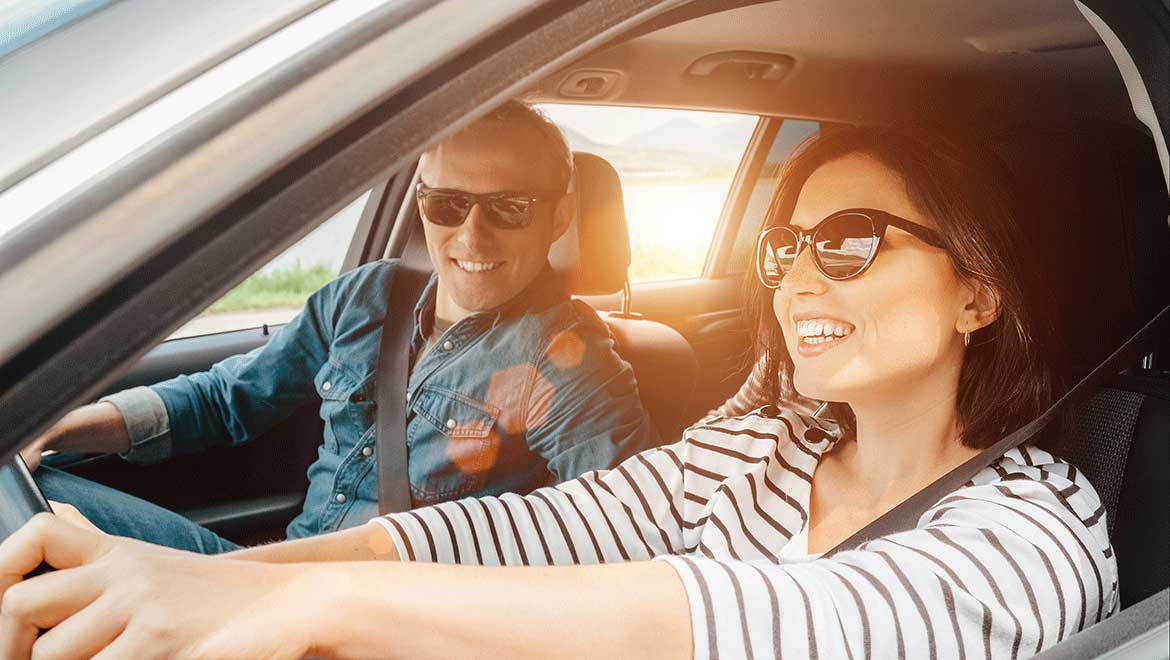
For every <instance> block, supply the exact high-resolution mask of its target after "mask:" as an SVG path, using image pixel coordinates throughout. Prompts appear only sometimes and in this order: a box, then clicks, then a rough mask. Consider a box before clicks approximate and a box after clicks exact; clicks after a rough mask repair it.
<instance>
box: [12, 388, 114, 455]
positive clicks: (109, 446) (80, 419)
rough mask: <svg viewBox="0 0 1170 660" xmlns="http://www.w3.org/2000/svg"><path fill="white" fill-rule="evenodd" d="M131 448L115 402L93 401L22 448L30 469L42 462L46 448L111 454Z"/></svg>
mask: <svg viewBox="0 0 1170 660" xmlns="http://www.w3.org/2000/svg"><path fill="white" fill-rule="evenodd" d="M129 448H130V435H129V434H128V433H127V431H126V420H125V419H123V418H122V413H121V412H119V411H118V408H117V406H115V405H114V404H112V403H108V402H103V403H93V404H90V405H88V406H82V407H80V408H78V409H77V410H73V411H71V412H69V413H68V414H66V415H65V416H64V417H62V418H61V419H60V420H59V421H58V422H57V423H56V424H54V425H53V426H51V427H49V430H47V431H45V432H44V433H42V434H41V435H40V436H39V437H38V438H36V439H35V440H33V441H32V442H31V443H29V444H28V445H27V446H26V447H25V448H24V449H21V450H20V456H21V458H23V459H24V462H25V463H27V464H28V469H29V471H30V472H31V471H33V470H36V469H37V467H39V466H40V464H41V453H42V452H44V451H45V450H46V449H55V450H57V451H77V452H83V453H87V454H88V453H96V454H109V453H114V452H123V451H126V450H127V449H129Z"/></svg>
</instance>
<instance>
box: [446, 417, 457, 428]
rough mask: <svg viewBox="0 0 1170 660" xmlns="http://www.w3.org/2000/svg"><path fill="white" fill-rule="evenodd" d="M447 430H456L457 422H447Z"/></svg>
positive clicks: (450, 420)
mask: <svg viewBox="0 0 1170 660" xmlns="http://www.w3.org/2000/svg"><path fill="white" fill-rule="evenodd" d="M447 428H449V429H451V430H454V429H455V420H453V419H449V420H447Z"/></svg>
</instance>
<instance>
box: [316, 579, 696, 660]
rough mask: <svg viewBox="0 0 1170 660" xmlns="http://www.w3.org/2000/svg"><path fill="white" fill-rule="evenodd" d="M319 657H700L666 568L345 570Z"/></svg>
mask: <svg viewBox="0 0 1170 660" xmlns="http://www.w3.org/2000/svg"><path fill="white" fill-rule="evenodd" d="M331 568H333V569H337V571H338V575H339V577H338V578H337V579H336V580H333V579H331V580H328V582H331V583H334V584H336V585H337V586H336V588H335V590H334V591H332V592H331V594H330V601H332V605H333V606H332V607H330V608H329V610H330V611H331V612H332V614H331V616H330V619H329V622H330V625H325V626H320V628H319V629H320V630H321V631H322V633H323V636H322V638H321V639H320V640H319V642H320V644H321V646H320V648H318V649H314V650H313V651H314V652H317V653H320V654H322V655H326V656H328V657H337V658H374V657H394V658H470V657H475V658H501V659H513V658H542V659H543V658H581V657H613V658H690V657H691V631H690V619H689V610H688V606H687V598H686V593H685V592H684V591H683V587H682V583H681V582H680V580H679V578H678V575H677V574H676V573H675V571H674V570H673V569H672V568H671V567H670V566H668V565H666V564H665V563H663V562H636V563H629V564H612V565H600V566H568V567H523V568H488V567H477V566H447V565H440V564H411V563H406V564H376V563H367V564H345V565H335V566H333V567H331Z"/></svg>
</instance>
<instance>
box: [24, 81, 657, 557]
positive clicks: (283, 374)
mask: <svg viewBox="0 0 1170 660" xmlns="http://www.w3.org/2000/svg"><path fill="white" fill-rule="evenodd" d="M571 173H572V156H571V153H570V151H569V148H568V145H567V144H566V142H565V138H564V136H563V135H562V134H561V132H560V130H559V129H558V128H557V127H556V126H555V125H553V124H552V123H551V122H549V121H548V120H547V119H546V118H544V117H543V116H542V115H540V114H539V113H538V112H536V111H534V110H533V109H531V108H529V107H528V106H526V105H524V104H521V103H518V102H509V103H506V104H504V105H503V106H501V107H500V108H498V109H496V110H495V111H494V112H492V113H491V114H490V115H488V116H487V117H486V118H484V119H481V120H479V121H477V122H475V123H474V124H472V125H471V126H469V127H468V128H466V129H465V130H463V131H461V132H460V133H457V134H456V135H454V136H452V137H451V138H449V139H447V140H446V141H444V142H443V143H441V144H440V145H438V146H437V147H435V148H433V149H432V150H430V151H428V152H427V153H426V154H424V156H423V157H422V159H421V162H420V180H421V183H420V184H419V186H418V190H417V191H416V193H417V198H418V202H419V208H420V212H421V214H422V216H423V219H424V223H423V225H424V229H425V234H426V243H427V249H428V251H429V253H430V257H431V262H432V263H433V264H434V267H435V275H434V276H432V278H431V281H430V283H429V284H428V285H427V287H426V289H425V291H424V293H423V295H422V298H421V300H420V301H419V302H418V305H417V306H416V307H415V309H414V311H413V313H414V339H413V343H412V346H411V355H412V359H413V362H412V364H413V368H412V370H411V374H410V378H409V382H408V386H407V390H408V391H407V392H405V393H403V395H404V396H406V397H407V401H408V413H407V427H406V428H407V433H406V434H407V438H406V442H407V444H408V447H409V461H408V463H409V467H408V474H409V477H410V488H411V495H412V498H413V501H414V504H415V505H416V506H421V505H426V504H433V503H436V502H439V501H443V500H447V499H453V498H458V497H463V496H470V495H490V494H500V493H504V492H512V491H516V492H527V491H528V490H531V489H533V488H535V487H538V486H542V485H545V484H547V483H555V482H557V481H562V480H565V479H569V478H572V477H575V476H577V475H579V474H581V473H583V472H587V471H589V470H593V469H599V468H605V467H609V466H611V465H614V464H617V463H618V462H620V461H621V460H622V459H624V458H626V457H628V456H630V455H632V454H634V453H636V452H638V451H640V450H642V449H645V448H647V447H648V446H651V445H652V444H653V443H655V441H656V439H657V438H656V436H655V433H654V431H653V427H652V425H651V424H650V422H649V420H648V419H647V417H646V415H645V413H644V411H643V409H642V407H641V404H640V401H639V398H638V392H637V387H636V385H635V383H634V378H633V374H632V371H631V370H630V367H629V365H627V364H626V363H625V362H623V361H622V360H621V359H620V358H619V357H618V356H617V355H616V354H615V353H614V351H613V342H612V340H611V338H610V336H609V334H608V331H607V330H606V327H605V325H604V323H603V322H602V321H601V320H600V319H599V318H598V317H597V315H596V314H594V313H593V312H592V310H591V309H589V308H588V307H587V306H585V305H584V304H581V303H575V302H573V301H571V300H570V299H569V297H568V296H567V295H566V293H565V292H564V291H563V290H562V289H561V288H560V286H559V282H558V280H557V278H556V277H553V276H552V273H551V272H550V271H549V266H548V259H547V257H548V250H549V246H550V245H551V244H552V243H553V241H555V240H556V239H557V238H558V237H560V236H561V234H563V233H564V232H565V230H566V229H567V227H568V225H569V223H570V222H571V220H572V218H573V215H574V213H575V205H576V200H575V198H574V195H573V194H572V193H571V192H568V189H569V181H570V177H571ZM397 268H398V264H397V263H396V262H395V261H380V262H376V263H372V264H368V265H365V266H362V267H360V268H357V269H355V270H353V271H350V272H348V273H346V274H344V275H342V276H341V277H340V278H338V279H337V280H335V281H333V282H331V283H329V284H327V285H326V286H325V287H323V288H322V289H321V290H320V291H318V292H316V293H315V294H313V296H312V297H310V299H309V300H308V302H307V303H306V304H305V308H304V310H303V311H302V312H301V314H300V315H299V316H297V318H295V319H293V321H291V322H290V323H289V324H288V325H287V326H286V327H285V328H283V329H282V330H281V331H280V332H278V333H277V334H276V335H274V336H273V338H272V340H271V341H270V342H269V343H268V344H267V345H265V346H263V347H261V348H259V349H257V350H254V351H252V352H251V353H248V354H246V355H238V356H233V357H231V358H228V359H226V360H224V361H222V362H220V363H218V364H216V365H215V366H213V367H212V368H211V369H209V370H208V371H206V372H203V373H198V374H194V375H191V376H180V377H178V378H174V379H172V380H169V381H166V382H163V383H159V384H156V385H154V386H151V387H149V388H145V387H143V388H134V389H131V390H128V391H125V392H120V393H117V394H115V395H113V396H110V397H107V398H106V399H104V400H103V401H101V402H99V403H96V404H92V405H89V406H85V407H83V408H80V409H78V410H75V411H73V412H71V413H69V414H68V415H66V416H65V417H64V418H63V419H62V420H61V421H60V422H59V423H58V424H57V425H55V426H54V427H53V428H52V429H50V430H49V431H48V432H47V433H46V434H45V435H44V436H42V437H41V438H39V439H38V440H37V441H36V442H34V443H33V445H31V446H30V447H28V448H27V449H26V450H25V451H24V455H25V458H26V460H27V461H29V462H30V464H32V465H35V463H36V462H37V461H38V459H39V456H40V452H41V450H42V449H57V450H62V451H83V452H120V453H122V455H123V456H124V457H125V458H126V459H127V460H129V461H132V462H139V463H151V462H158V461H162V460H165V459H167V458H169V457H171V456H179V455H184V454H190V453H194V452H197V451H200V450H202V449H205V448H206V447H209V446H213V445H217V444H228V443H230V444H240V443H243V442H246V441H247V440H248V439H250V438H253V437H255V436H257V435H260V434H263V433H264V432H265V431H266V430H268V429H270V428H271V427H272V426H273V425H275V424H276V423H277V422H279V421H280V420H282V419H283V418H285V417H287V416H288V415H289V414H290V413H292V411H293V410H295V409H296V408H297V407H299V406H300V405H302V404H304V403H306V402H308V401H311V400H314V398H315V397H320V400H321V417H322V418H323V419H324V421H325V432H324V439H323V442H322V445H321V447H320V448H319V450H318V458H317V460H316V462H314V463H313V464H312V465H311V466H310V467H309V470H308V476H309V489H308V492H307V494H306V499H305V504H304V508H303V510H302V512H301V513H300V515H298V516H297V518H296V519H295V520H293V521H292V523H291V524H289V526H288V529H287V536H288V537H289V538H290V539H291V538H303V537H307V536H313V535H316V534H320V533H323V532H329V531H335V530H338V529H343V528H350V527H354V526H357V525H361V524H362V523H365V522H366V521H368V520H369V519H370V518H372V517H373V516H375V515H377V513H378V506H377V504H378V503H377V500H378V485H377V469H376V460H377V458H376V456H375V453H376V452H375V446H376V438H375V431H376V424H375V419H376V404H375V402H376V401H377V394H376V392H375V391H374V384H375V381H376V378H375V372H376V367H377V363H378V351H379V342H380V339H381V330H382V324H383V318H384V317H385V315H386V314H387V313H395V314H398V313H408V312H407V311H406V310H398V309H395V310H387V300H388V296H389V291H390V287H391V283H392V282H393V280H394V274H395V271H396V270H397ZM36 477H37V481H38V483H39V485H40V486H41V489H42V490H43V491H44V493H45V495H46V497H48V498H49V499H50V500H56V501H60V502H66V503H70V504H73V505H74V506H76V507H77V508H78V509H79V510H80V511H81V513H82V514H83V515H84V516H85V517H86V518H88V519H89V520H90V521H91V522H93V523H94V524H95V525H96V526H97V527H99V528H100V529H102V530H104V531H106V532H109V533H112V534H117V535H121V536H130V537H134V538H139V539H142V540H146V541H150V542H153V543H157V544H160V545H167V546H171V547H176V548H181V549H187V550H192V551H196V552H203V553H207V554H215V553H220V552H224V551H227V550H232V549H235V548H236V547H237V546H236V545H235V544H233V543H231V542H230V541H227V540H226V539H223V538H221V537H219V536H217V535H216V534H214V533H212V532H211V531H209V530H207V529H204V528H201V527H199V526H198V525H195V524H194V523H191V522H190V521H188V520H186V519H185V518H182V517H181V516H179V515H177V514H174V513H172V512H169V511H166V510H165V509H162V508H160V507H157V506H154V505H151V504H149V503H147V502H144V501H142V500H138V499H136V498H133V497H130V496H128V495H126V494H123V493H120V492H117V491H114V490H112V489H109V488H105V487H103V486H100V485H98V484H94V483H92V482H88V481H85V480H83V479H80V478H78V477H74V476H72V475H68V474H66V473H63V472H60V471H57V470H51V469H48V468H43V469H41V470H39V471H38V472H37V473H36Z"/></svg>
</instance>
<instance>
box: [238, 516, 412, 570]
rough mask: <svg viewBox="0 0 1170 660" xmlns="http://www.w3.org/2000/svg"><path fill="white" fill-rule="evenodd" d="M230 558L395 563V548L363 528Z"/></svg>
mask: <svg viewBox="0 0 1170 660" xmlns="http://www.w3.org/2000/svg"><path fill="white" fill-rule="evenodd" d="M224 556H225V557H228V558H231V559H245V560H248V561H265V562H271V563H276V564H291V563H296V562H324V561H370V560H375V559H380V560H388V561H398V560H399V556H398V549H397V548H396V547H394V541H393V540H392V539H391V538H390V535H389V534H387V533H386V531H385V530H384V529H382V528H381V527H380V526H377V525H362V526H360V527H353V528H351V529H345V530H342V531H340V532H333V533H330V534H322V535H320V536H312V537H309V538H304V539H297V540H295V541H284V542H281V543H272V544H269V545H260V546H256V547H254V548H245V549H243V550H236V551H234V552H229V553H227V554H225V555H224Z"/></svg>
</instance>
